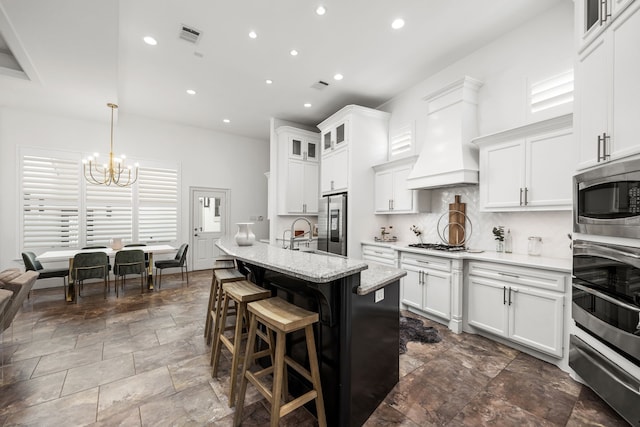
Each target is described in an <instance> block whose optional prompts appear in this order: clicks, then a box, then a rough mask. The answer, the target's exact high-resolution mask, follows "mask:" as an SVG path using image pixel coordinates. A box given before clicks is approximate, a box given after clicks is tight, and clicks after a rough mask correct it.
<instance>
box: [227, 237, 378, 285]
mask: <svg viewBox="0 0 640 427" xmlns="http://www.w3.org/2000/svg"><path fill="white" fill-rule="evenodd" d="M216 246H217V247H218V248H220V249H221V250H222V251H223V252H225V253H226V254H228V255H231V256H234V257H236V258H237V259H239V260H241V261H245V262H247V263H249V264H254V265H257V266H259V267H264V268H267V269H269V270H273V271H276V272H278V273H283V274H287V275H289V276H292V277H295V278H298V279H301V280H305V281H308V282H312V283H328V282H331V281H333V280H337V279H341V278H343V277H347V276H351V275H353V274H357V273H359V272H361V271H362V270H365V269H367V268H368V266H367V263H366V262H364V261H362V260H359V259H352V258H345V257H341V256H335V255H322V254H318V253H311V252H305V251H292V250H289V249H282V248H281V247H278V246H271V245H268V244H266V243H262V242H255V243H254V244H253V245H251V246H238V245H237V244H236V242H235V240H234V238H233V237H230V236H226V237H223V238H221V239H220V240H218V241H217V242H216Z"/></svg>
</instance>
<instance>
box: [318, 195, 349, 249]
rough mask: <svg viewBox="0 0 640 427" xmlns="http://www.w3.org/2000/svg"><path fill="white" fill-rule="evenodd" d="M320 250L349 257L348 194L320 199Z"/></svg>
mask: <svg viewBox="0 0 640 427" xmlns="http://www.w3.org/2000/svg"><path fill="white" fill-rule="evenodd" d="M318 250H320V251H324V252H329V253H333V254H337V255H343V256H347V193H342V194H332V195H331V196H325V197H321V198H320V202H319V203H318Z"/></svg>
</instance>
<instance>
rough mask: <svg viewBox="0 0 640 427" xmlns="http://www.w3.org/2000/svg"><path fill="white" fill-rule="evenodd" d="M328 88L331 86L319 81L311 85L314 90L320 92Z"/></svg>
mask: <svg viewBox="0 0 640 427" xmlns="http://www.w3.org/2000/svg"><path fill="white" fill-rule="evenodd" d="M327 86H329V83H327V82H323V81H322V80H318V81H317V82H315V83H314V84H312V85H311V87H312V88H314V89H318V90H323V89H325V88H326V87H327Z"/></svg>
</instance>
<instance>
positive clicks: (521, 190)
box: [520, 188, 522, 206]
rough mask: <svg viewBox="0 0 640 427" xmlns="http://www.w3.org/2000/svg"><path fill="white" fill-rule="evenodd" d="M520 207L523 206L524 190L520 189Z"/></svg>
mask: <svg viewBox="0 0 640 427" xmlns="http://www.w3.org/2000/svg"><path fill="white" fill-rule="evenodd" d="M520 206H522V188H520Z"/></svg>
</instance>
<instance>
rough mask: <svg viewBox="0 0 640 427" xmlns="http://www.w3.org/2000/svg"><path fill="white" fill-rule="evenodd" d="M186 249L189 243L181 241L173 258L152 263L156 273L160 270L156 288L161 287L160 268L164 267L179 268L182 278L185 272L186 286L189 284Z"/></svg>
mask: <svg viewBox="0 0 640 427" xmlns="http://www.w3.org/2000/svg"><path fill="white" fill-rule="evenodd" d="M187 249H189V245H188V244H186V243H183V244H182V245H181V246H180V248H179V249H178V252H177V253H176V256H175V258H174V259H166V260H165V259H163V260H160V261H156V262H155V263H154V264H155V266H156V274H157V273H158V270H160V274H159V275H158V289H160V287H161V282H162V269H164V268H180V274H181V276H182V280H184V273H187V286H189V270H188V268H187Z"/></svg>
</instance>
